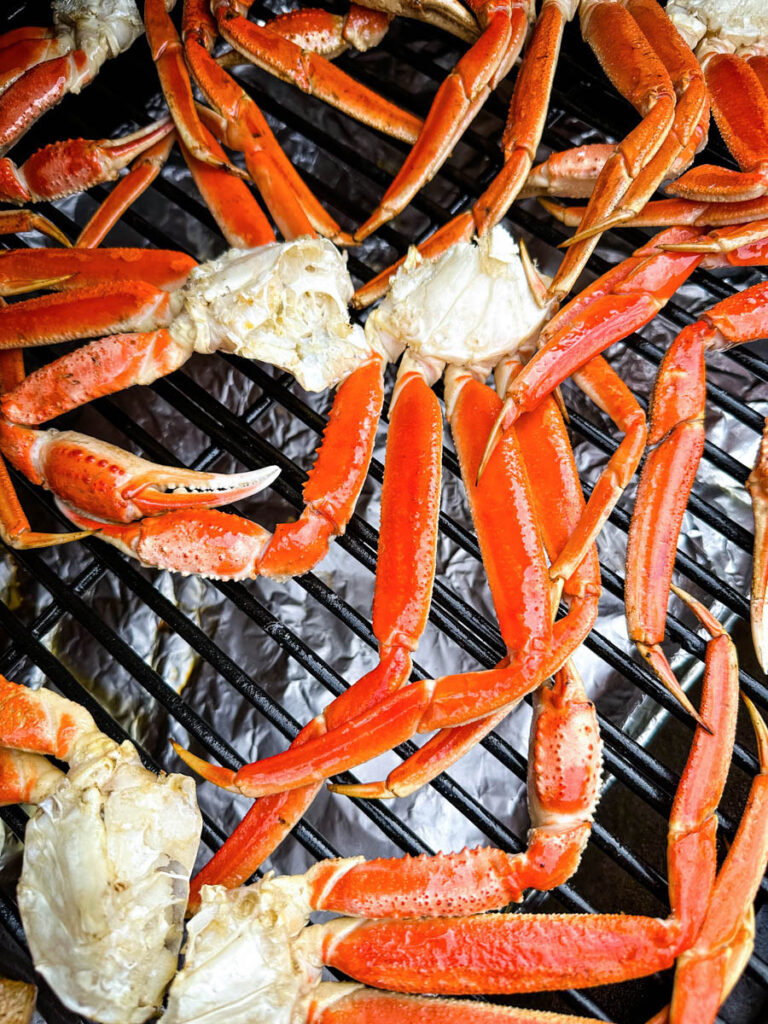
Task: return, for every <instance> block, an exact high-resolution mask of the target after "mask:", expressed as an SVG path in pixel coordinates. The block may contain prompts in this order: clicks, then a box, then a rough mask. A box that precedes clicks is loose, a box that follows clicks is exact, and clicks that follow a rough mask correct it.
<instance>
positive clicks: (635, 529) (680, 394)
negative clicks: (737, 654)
mask: <svg viewBox="0 0 768 1024" xmlns="http://www.w3.org/2000/svg"><path fill="white" fill-rule="evenodd" d="M767 334H768V284H766V283H765V282H761V283H760V284H758V285H753V286H752V287H751V288H747V289H746V290H745V291H743V292H739V293H737V294H736V295H733V296H730V297H729V298H727V299H725V300H723V301H722V302H719V303H718V304H717V305H716V306H713V307H712V308H711V309H710V310H707V312H706V313H705V314H704V315H703V316H702V317H701V319H699V320H698V321H696V322H695V323H693V324H690V325H689V326H687V327H684V328H683V330H682V331H681V332H680V333H679V334H678V336H677V338H676V339H675V341H674V342H673V343H672V345H671V347H670V348H669V350H668V352H667V353H666V355H665V356H664V359H663V361H662V364H661V367H660V369H659V374H658V377H657V379H656V383H655V385H654V389H653V395H652V400H651V427H650V433H649V438H648V440H649V444H650V445H652V446H653V447H652V450H651V451H650V453H649V455H648V458H647V460H646V463H645V466H644V467H643V472H642V475H641V477H640V485H639V488H638V494H637V500H636V502H635V510H634V513H633V516H632V523H631V525H630V530H629V541H628V548H627V578H626V608H627V625H628V630H629V635H630V637H631V639H632V640H634V642H635V643H636V644H637V645H638V649H639V650H640V652H641V654H642V655H643V657H644V658H646V659H647V660H648V662H649V663H650V665H651V666H652V667H653V668H654V670H655V671H656V673H657V674H658V675H660V676H664V677H666V676H668V675H671V674H672V670H671V668H670V667H669V665H668V663H667V660H666V657H665V656H664V653H663V651H662V649H661V646H660V645H661V641H662V640H663V638H664V631H665V629H664V627H665V623H666V611H667V594H668V591H669V585H670V581H671V579H672V572H673V570H674V562H675V554H676V552H677V542H678V538H679V535H680V528H681V525H682V519H683V515H684V513H685V508H686V506H687V504H688V498H689V495H690V492H691V488H692V487H693V481H694V478H695V476H696V471H697V469H698V465H699V461H700V459H701V456H702V453H703V450H704V405H705V400H706V384H705V367H704V356H705V353H706V352H707V351H710V350H712V349H715V350H716V349H720V348H725V347H728V346H730V345H738V344H741V343H743V342H746V341H751V340H754V339H755V338H762V337H765V336H766V335H767ZM758 467H759V463H758ZM752 481H754V483H753V484H752V486H753V501H755V503H756V505H757V506H759V511H758V514H757V516H756V522H757V523H758V526H760V525H761V524H762V521H763V520H764V518H765V515H764V511H763V497H762V494H761V487H760V484H761V482H762V477H761V473H760V470H759V468H758V471H757V473H756V474H755V475H753V477H752ZM761 534H762V531H761V530H758V539H757V542H756V547H757V553H758V561H759V560H760V559H761V558H764V551H765V541H764V537H763V536H761ZM755 577H756V580H757V584H758V585H757V591H756V592H753V599H754V601H755V604H754V606H753V633H754V637H755V649H756V651H757V654H758V658H759V660H760V662H761V664H763V663H768V635H766V627H765V624H764V616H763V611H764V607H765V588H764V586H763V585H762V584H761V582H760V581H761V580H763V579H765V578H766V577H768V569H767V568H766V566H765V564H756V565H755Z"/></svg>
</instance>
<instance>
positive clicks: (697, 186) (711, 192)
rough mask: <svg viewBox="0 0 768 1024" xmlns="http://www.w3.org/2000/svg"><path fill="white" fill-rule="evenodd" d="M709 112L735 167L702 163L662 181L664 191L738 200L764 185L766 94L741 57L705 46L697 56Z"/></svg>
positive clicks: (760, 192)
mask: <svg viewBox="0 0 768 1024" xmlns="http://www.w3.org/2000/svg"><path fill="white" fill-rule="evenodd" d="M700 60H701V64H702V67H703V68H704V74H705V77H706V83H707V88H708V89H709V95H710V99H711V102H712V113H713V114H714V116H715V121H716V122H717V126H718V128H719V129H720V134H721V135H722V136H723V139H724V141H725V144H726V145H727V146H728V149H729V150H730V151H731V153H732V154H733V156H734V157H735V158H736V161H737V163H738V164H739V167H741V171H731V170H729V169H728V168H725V167H713V166H711V165H709V164H702V165H700V166H699V167H694V168H693V169H692V170H690V171H688V172H687V174H684V175H683V176H682V178H678V179H677V181H675V182H672V183H671V184H670V185H668V186H667V191H668V192H669V193H670V195H673V196H679V197H681V198H684V199H698V200H702V199H703V200H704V201H708V202H717V201H723V202H725V201H731V202H733V201H743V200H748V199H757V198H759V197H760V196H764V195H765V194H766V191H767V189H768V143H767V142H766V139H768V96H766V93H765V90H764V88H763V86H762V84H761V80H760V78H759V77H758V74H757V73H756V72H755V70H754V69H753V68H752V67H751V65H750V64H749V63H748V62H747V61H746V60H744V59H743V58H742V57H738V56H736V55H735V54H732V53H717V52H716V51H715V52H713V51H710V52H709V53H707V54H705V55H704V56H703V57H702V56H700Z"/></svg>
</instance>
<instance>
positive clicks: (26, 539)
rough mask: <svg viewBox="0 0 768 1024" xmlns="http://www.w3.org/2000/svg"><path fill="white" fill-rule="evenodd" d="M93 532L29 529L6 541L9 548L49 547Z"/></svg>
mask: <svg viewBox="0 0 768 1024" xmlns="http://www.w3.org/2000/svg"><path fill="white" fill-rule="evenodd" d="M94 533H95V531H94V530H76V531H73V532H72V533H36V532H35V531H34V530H29V531H28V532H26V533H23V534H21V535H20V536H19V537H17V538H11V539H8V540H7V541H6V543H7V544H8V546H9V547H11V548H19V549H21V550H27V549H29V548H50V547H54V546H56V545H57V544H72V543H73V542H74V541H76V540H83V539H84V538H85V537H91V536H92V535H93V534H94Z"/></svg>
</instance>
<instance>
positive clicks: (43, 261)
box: [0, 249, 197, 295]
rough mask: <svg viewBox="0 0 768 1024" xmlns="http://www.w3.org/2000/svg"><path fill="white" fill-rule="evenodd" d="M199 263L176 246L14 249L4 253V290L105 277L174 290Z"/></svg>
mask: <svg viewBox="0 0 768 1024" xmlns="http://www.w3.org/2000/svg"><path fill="white" fill-rule="evenodd" d="M196 266H197V264H196V263H195V261H194V260H193V259H192V258H191V256H185V255H184V253H182V252H175V251H174V250H172V249H171V250H164V249H95V250H89V249H44V250H42V251H41V250H40V249H10V250H8V251H6V252H2V253H0V295H14V294H16V293H17V292H24V291H34V290H35V289H37V288H41V287H45V288H52V289H55V290H61V289H68V288H76V287H78V286H79V285H98V284H101V283H102V282H103V281H105V280H106V281H113V282H114V281H136V280H141V281H147V282H149V283H150V284H154V285H155V286H156V287H158V288H163V289H164V290H165V291H173V290H174V289H176V288H180V287H181V286H182V285H183V284H184V283H185V281H186V280H187V277H188V276H189V272H190V271H191V270H192V269H193V267H196ZM42 271H44V273H43V272H42Z"/></svg>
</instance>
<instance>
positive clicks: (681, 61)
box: [568, 0, 709, 280]
mask: <svg viewBox="0 0 768 1024" xmlns="http://www.w3.org/2000/svg"><path fill="white" fill-rule="evenodd" d="M626 9H627V11H628V12H629V14H630V15H631V16H632V18H633V19H634V21H635V22H636V23H637V25H638V27H639V29H640V31H641V32H642V33H643V35H644V36H645V38H646V39H647V40H648V42H649V43H650V44H651V46H652V47H653V50H654V53H655V54H656V55H657V56H658V58H659V59H660V60H661V62H662V64H663V65H664V67H665V68H666V69H667V71H668V73H669V75H670V78H671V80H672V84H673V86H674V89H675V93H676V95H677V105H676V107H675V115H674V119H673V121H672V124H671V126H670V128H669V131H668V132H667V133H666V135H665V137H664V140H663V141H662V143H661V145H660V146H659V148H658V150H657V151H656V153H655V154H654V155H653V156H652V157H651V159H650V160H648V162H647V163H646V164H645V166H644V167H643V168H642V169H640V170H639V171H637V172H636V173H635V174H634V180H632V181H630V183H629V185H628V187H627V189H626V191H625V192H624V194H623V195H622V196H621V199H620V202H619V205H617V206H614V209H613V210H612V212H610V215H609V216H607V217H603V219H602V220H599V221H597V222H595V219H594V217H593V216H592V210H591V209H590V207H591V206H592V202H591V200H590V204H589V205H588V206H587V210H586V211H585V214H584V217H585V221H584V227H581V225H580V228H579V231H578V232H577V233H576V234H575V235H574V236H573V237H572V238H571V239H570V240H569V243H568V244H569V245H573V244H575V243H577V242H579V241H580V240H582V239H584V238H588V237H591V236H592V235H595V234H599V233H601V232H602V231H606V230H608V229H609V228H611V227H615V226H616V225H617V224H621V223H622V222H623V221H625V220H627V219H628V218H630V217H633V216H635V215H636V214H637V213H639V212H640V210H642V208H643V207H644V206H645V204H646V203H647V201H648V200H649V199H650V197H651V196H652V195H653V193H654V192H655V191H656V189H657V188H658V186H659V185H660V184H661V182H662V181H663V180H664V179H665V178H666V177H668V176H669V175H670V173H671V172H672V170H673V167H674V168H675V170H677V168H676V167H675V164H678V165H679V163H680V162H681V163H682V165H683V166H684V167H687V166H688V164H690V162H691V161H692V159H693V157H694V156H695V154H696V152H697V150H698V149H700V148H701V147H702V146H703V145H704V143H705V142H706V138H707V131H708V128H709V96H708V94H707V87H706V85H705V82H704V74H703V72H702V69H701V67H700V65H699V62H698V61H697V60H696V58H695V57H694V55H693V53H692V52H691V50H690V48H689V47H688V45H687V44H686V43H685V41H684V40H683V38H682V36H681V35H680V33H679V32H678V31H677V30H676V28H675V26H674V25H673V24H672V22H671V21H670V19H669V18H668V17H667V14H666V12H665V11H664V10H663V8H662V7H660V6H659V4H658V3H657V2H656V0H628V2H627V8H626ZM596 52H598V53H599V51H596ZM603 57H605V54H603ZM654 91H655V90H654ZM656 101H658V100H656ZM625 144H626V143H622V144H621V145H620V147H619V149H621V147H622V146H624V145H625ZM612 160H614V157H610V158H609V160H608V161H607V166H610V164H611V161H612ZM633 170H634V169H630V174H633ZM608 174H609V172H608V171H607V170H603V171H601V172H600V176H599V177H598V180H597V182H596V184H595V190H596V191H597V192H599V191H600V190H601V189H602V188H603V187H604V184H606V183H607V175H608ZM574 280H575V278H574Z"/></svg>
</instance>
